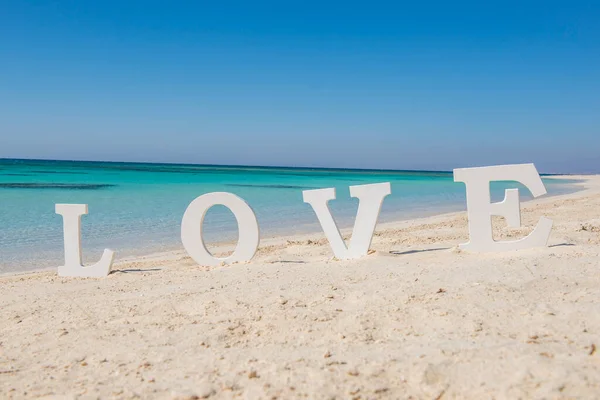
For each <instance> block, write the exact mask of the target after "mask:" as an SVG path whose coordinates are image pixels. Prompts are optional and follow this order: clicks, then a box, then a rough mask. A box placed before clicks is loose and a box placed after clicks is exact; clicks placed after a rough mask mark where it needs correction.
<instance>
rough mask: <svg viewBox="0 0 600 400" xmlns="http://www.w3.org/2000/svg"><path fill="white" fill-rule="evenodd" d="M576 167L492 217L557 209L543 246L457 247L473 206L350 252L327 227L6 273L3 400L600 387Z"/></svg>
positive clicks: (597, 327)
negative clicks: (108, 265) (515, 210)
mask: <svg viewBox="0 0 600 400" xmlns="http://www.w3.org/2000/svg"><path fill="white" fill-rule="evenodd" d="M568 178H569V179H573V178H577V179H581V180H582V183H581V184H580V185H581V186H582V189H583V190H581V191H579V192H577V193H573V194H569V195H564V196H559V197H550V198H544V199H541V200H537V201H531V202H527V203H524V204H523V205H522V210H523V228H521V229H509V228H506V227H504V224H503V221H501V220H500V219H498V220H497V221H495V222H496V223H495V238H496V239H497V240H505V239H515V238H518V237H522V236H524V235H526V234H527V233H529V232H530V231H531V230H532V228H533V227H534V226H535V224H536V223H537V220H538V219H539V217H540V216H546V217H548V218H551V219H552V220H554V228H553V231H552V235H551V238H550V243H549V247H546V248H537V249H532V250H525V251H518V252H507V253H494V254H473V253H467V252H464V251H460V250H459V249H458V247H457V245H458V244H459V243H463V242H465V241H467V238H468V231H467V219H466V213H464V212H463V213H454V214H447V215H442V216H436V217H431V218H426V219H418V220H412V221H402V222H394V223H382V224H379V225H378V228H377V230H376V234H375V237H374V239H373V244H372V249H373V252H372V254H370V255H369V256H367V257H364V258H362V259H359V260H353V261H338V260H334V259H332V253H331V251H330V248H329V246H328V244H327V242H326V240H325V239H324V236H323V234H322V233H316V234H312V235H303V236H296V237H281V238H272V239H264V240H262V242H261V246H260V249H259V252H258V254H257V255H256V257H255V259H254V260H253V261H252V262H251V263H248V264H236V265H231V266H226V267H217V268H206V267H200V266H197V265H195V264H194V262H193V261H192V260H191V259H190V258H189V257H187V255H186V254H185V253H184V252H175V253H168V254H158V255H152V256H147V257H143V258H138V259H132V260H126V261H121V262H119V263H118V264H117V265H116V267H115V268H114V269H115V271H114V272H113V273H112V274H111V275H109V276H108V277H107V278H104V279H72V278H71V279H66V278H59V277H58V276H56V272H55V271H47V272H46V271H45V272H37V273H28V274H21V275H13V276H4V277H1V278H0V318H1V320H2V324H1V328H0V398H161V399H162V398H166V399H171V398H177V399H198V398H249V399H254V398H257V399H258V398H262V399H291V398H309V399H312V398H316V399H333V398H343V399H377V398H389V399H398V398H415V399H450V398H497V399H503V398H594V397H597V396H598V394H599V393H600V349H597V347H598V346H600V273H599V272H600V176H576V177H574V176H569V177H568ZM228 250H230V248H229V247H227V246H226V247H223V248H220V249H217V252H222V251H228ZM98 256H99V255H98Z"/></svg>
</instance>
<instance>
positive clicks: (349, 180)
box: [0, 160, 575, 273]
mask: <svg viewBox="0 0 600 400" xmlns="http://www.w3.org/2000/svg"><path fill="white" fill-rule="evenodd" d="M544 179H545V183H546V188H547V189H548V193H549V195H557V194H563V193H567V192H570V191H574V190H575V189H574V187H573V186H572V185H571V183H572V182H570V181H560V180H552V179H548V178H544ZM379 182H390V183H391V186H392V194H391V195H390V196H388V197H387V198H386V199H385V201H384V204H383V207H382V212H381V216H380V220H379V221H380V222H385V221H390V220H397V219H408V218H413V217H421V216H429V215H434V214H439V213H443V212H450V211H459V210H464V209H466V203H465V188H464V185H463V184H461V183H454V182H453V179H452V174H451V173H450V172H411V171H372V170H334V169H309V168H270V167H268V168H267V167H229V166H202V165H173V164H140V163H103V162H75V161H73V162H70V161H33V160H0V273H7V272H16V271H27V270H35V269H42V268H48V267H55V266H58V265H62V262H63V243H62V217H61V216H60V215H56V214H55V212H54V205H55V204H56V203H80V204H88V205H89V214H88V215H86V216H84V217H83V219H82V248H83V255H84V262H95V261H97V260H98V259H99V257H100V255H101V252H102V250H103V249H104V248H111V249H113V250H115V251H116V252H117V259H118V258H121V257H126V256H132V255H143V254H149V253H152V252H156V251H166V250H173V249H181V248H182V245H181V241H180V223H181V218H182V216H183V213H184V212H185V209H186V208H187V206H188V205H189V203H190V202H191V201H192V200H194V199H195V198H196V197H197V196H200V195H202V194H204V193H209V192H215V191H225V192H231V193H235V194H237V195H238V196H240V197H242V198H243V199H245V200H246V201H247V202H248V203H249V205H250V206H251V207H252V208H253V210H254V211H255V213H256V216H257V219H258V221H259V226H260V230H261V237H263V238H264V237H268V236H274V235H281V234H293V233H306V232H313V231H314V232H317V231H319V230H320V226H319V224H318V221H317V218H316V216H315V215H314V212H313V211H312V208H311V207H310V206H309V205H308V204H305V203H303V201H302V191H303V190H309V189H319V188H327V187H335V188H336V191H337V200H335V201H332V202H330V207H331V209H332V212H333V215H334V217H335V218H336V220H337V222H338V225H339V226H340V227H349V226H352V224H353V221H354V216H355V214H356V210H357V207H358V200H357V199H352V198H350V196H349V190H348V186H350V185H360V184H368V183H379ZM508 187H519V188H521V189H522V191H521V197H522V198H523V199H527V198H530V197H531V195H530V194H529V192H528V191H527V190H526V189H524V188H523V187H522V186H521V185H518V184H516V183H514V182H513V183H511V182H498V183H493V184H492V187H491V190H492V197H493V199H494V200H496V201H498V200H501V199H502V197H503V193H504V189H505V188H508ZM205 229H206V241H207V244H208V246H209V247H210V245H211V244H214V243H216V242H223V241H232V240H236V239H237V226H236V223H235V218H234V217H233V214H231V213H230V212H229V211H228V210H227V209H226V208H224V207H220V206H217V207H213V208H212V209H211V210H210V211H209V212H208V213H207V217H206V220H205Z"/></svg>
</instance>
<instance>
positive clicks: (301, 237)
mask: <svg viewBox="0 0 600 400" xmlns="http://www.w3.org/2000/svg"><path fill="white" fill-rule="evenodd" d="M595 178H600V174H594V175H564V174H563V175H552V176H548V177H546V179H555V180H577V181H579V182H575V183H572V185H574V186H580V187H581V188H579V189H577V190H575V191H573V192H571V193H566V194H557V195H551V196H546V197H543V198H541V199H535V198H534V199H529V200H522V201H521V207H525V206H535V205H537V204H544V203H546V202H549V201H555V200H562V199H566V198H570V197H573V196H575V197H576V196H577V195H584V194H585V193H586V192H587V191H590V190H594V189H596V188H595V187H588V186H586V185H589V184H590V182H591V181H593V180H594V179H595ZM597 190H599V191H600V188H598V189H597ZM465 208H466V204H465ZM461 214H465V215H466V211H451V212H444V213H441V214H434V215H430V216H427V217H417V218H412V217H409V218H405V219H395V220H393V221H386V222H378V223H377V226H376V229H375V234H374V236H376V235H377V234H381V233H382V231H386V230H392V229H398V228H399V227H402V226H405V225H406V226H415V225H421V224H428V223H435V222H439V221H442V220H444V219H447V218H453V217H458V216H460V215H461ZM317 226H318V228H316V229H315V230H312V231H310V232H302V233H294V234H281V235H269V236H266V237H263V238H261V241H260V244H259V248H258V250H257V254H258V253H259V252H260V250H261V247H265V246H266V247H268V246H274V245H281V244H282V243H285V242H290V241H291V242H294V241H309V240H323V238H324V233H323V231H322V230H321V229H320V225H318V222H317ZM340 232H341V233H342V235H343V236H344V239H345V240H347V239H348V236H349V235H351V233H352V228H351V227H350V228H340ZM316 236H318V239H315V237H316ZM457 245H458V243H457ZM209 247H210V249H211V251H212V252H213V253H214V254H217V255H219V254H221V255H222V254H224V253H230V252H232V251H233V249H234V248H235V243H234V242H231V241H228V242H217V243H213V244H210V246H209ZM131 250H132V251H133V249H131ZM117 254H118V253H117ZM173 257H187V253H186V251H185V250H184V249H183V248H179V249H172V250H166V251H154V252H149V253H147V254H143V255H134V256H126V257H123V258H121V259H117V260H116V261H115V263H114V265H113V270H112V272H111V273H114V271H116V270H118V269H119V268H123V267H127V265H129V264H132V263H138V262H145V261H148V260H154V259H162V258H167V259H170V258H173ZM331 257H333V254H332V255H331ZM252 262H253V261H250V262H249V263H246V264H250V263H252ZM57 268H58V266H56V267H47V268H40V269H34V270H27V271H16V272H5V273H1V274H0V278H3V277H10V276H22V275H30V274H36V273H46V272H50V271H56V269H57Z"/></svg>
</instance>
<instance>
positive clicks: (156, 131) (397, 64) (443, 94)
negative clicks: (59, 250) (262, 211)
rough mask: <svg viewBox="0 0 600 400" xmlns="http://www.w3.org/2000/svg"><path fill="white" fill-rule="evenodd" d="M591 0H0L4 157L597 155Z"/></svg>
mask: <svg viewBox="0 0 600 400" xmlns="http://www.w3.org/2000/svg"><path fill="white" fill-rule="evenodd" d="M599 21H600V2H599V1H577V0H573V1H552V0H549V1H536V2H527V1H497V2H495V1H494V2H490V1H481V0H478V1H472V2H464V1H463V2H461V1H429V2H427V1H421V2H417V1H411V2H404V1H390V2H378V1H364V2H351V1H343V2H341V1H340V2H326V1H281V0H280V1H274V2H257V1H240V2H236V1H234V2H227V1H188V2H180V1H148V0H146V1H133V0H129V1H125V0H122V1H112V0H103V1H81V0H72V1H60V0H54V1H20V0H12V1H3V2H0V157H10V158H50V159H83V160H115V161H116V160H124V161H150V162H184V163H208V164H245V165H288V166H325V167H357V168H394V169H430V170H449V169H452V168H455V167H463V166H476V165H494V164H503V163H520V162H535V163H536V165H537V166H538V169H539V170H540V171H541V172H600V22H599Z"/></svg>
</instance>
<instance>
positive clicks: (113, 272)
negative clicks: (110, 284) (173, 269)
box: [110, 268, 162, 274]
mask: <svg viewBox="0 0 600 400" xmlns="http://www.w3.org/2000/svg"><path fill="white" fill-rule="evenodd" d="M154 271H162V268H147V269H141V268H131V269H115V270H113V271H110V273H111V274H116V273H117V272H118V273H121V274H131V273H133V272H154Z"/></svg>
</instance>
